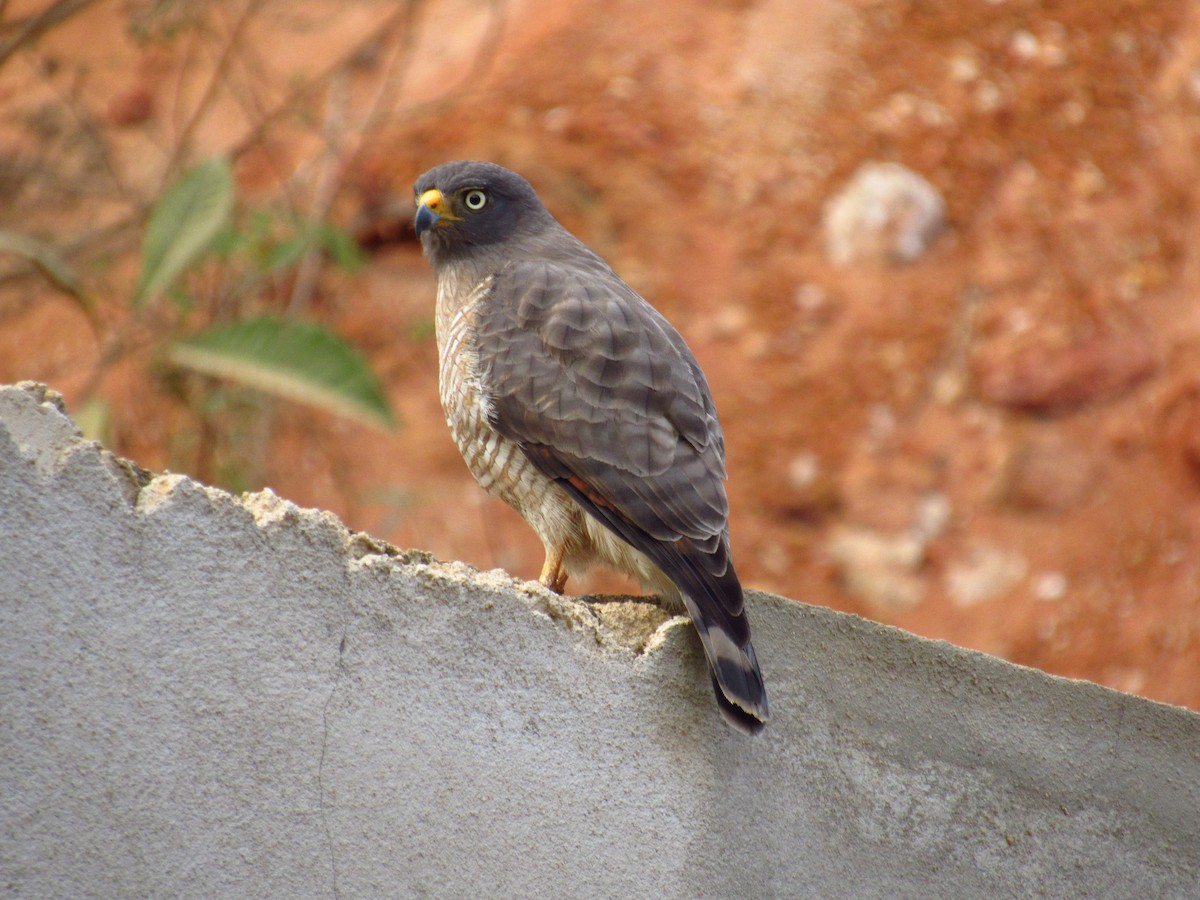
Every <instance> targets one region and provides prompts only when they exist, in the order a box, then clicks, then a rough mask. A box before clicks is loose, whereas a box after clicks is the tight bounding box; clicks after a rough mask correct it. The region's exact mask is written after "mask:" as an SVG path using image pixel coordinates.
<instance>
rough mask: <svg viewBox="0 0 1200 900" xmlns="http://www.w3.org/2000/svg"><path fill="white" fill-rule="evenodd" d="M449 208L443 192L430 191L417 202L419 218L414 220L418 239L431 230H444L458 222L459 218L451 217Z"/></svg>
mask: <svg viewBox="0 0 1200 900" xmlns="http://www.w3.org/2000/svg"><path fill="white" fill-rule="evenodd" d="M447 207H448V204H447V203H446V200H445V198H444V197H442V192H441V191H438V190H430V191H426V192H425V193H423V194H422V195H421V197H420V199H419V200H417V217H416V219H414V220H413V228H414V229H415V230H416V232H417V237H420V236H421V235H422V234H424V233H425V232H426V231H428V230H429V229H430V228H444V227H445V226H446V225H449V224H450V222H453V221H457V219H458V217H457V216H454V215H451V214H450V211H449V209H448V208H447Z"/></svg>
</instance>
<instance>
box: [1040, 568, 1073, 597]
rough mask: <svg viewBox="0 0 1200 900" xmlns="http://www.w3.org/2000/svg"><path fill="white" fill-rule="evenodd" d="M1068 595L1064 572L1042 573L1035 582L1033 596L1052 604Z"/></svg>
mask: <svg viewBox="0 0 1200 900" xmlns="http://www.w3.org/2000/svg"><path fill="white" fill-rule="evenodd" d="M1066 595H1067V576H1066V575H1064V574H1063V573H1062V572H1042V573H1041V574H1039V575H1038V576H1037V578H1035V579H1034V580H1033V596H1035V597H1037V599H1039V600H1043V601H1046V602H1052V601H1054V600H1061V599H1062V598H1063V597H1065V596H1066Z"/></svg>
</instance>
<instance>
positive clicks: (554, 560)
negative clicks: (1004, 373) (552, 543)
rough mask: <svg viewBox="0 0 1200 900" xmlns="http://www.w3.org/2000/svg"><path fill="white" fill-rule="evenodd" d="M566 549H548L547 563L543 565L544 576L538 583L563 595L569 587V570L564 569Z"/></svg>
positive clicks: (542, 575)
mask: <svg viewBox="0 0 1200 900" xmlns="http://www.w3.org/2000/svg"><path fill="white" fill-rule="evenodd" d="M565 552H566V548H565V547H549V546H548V547H546V561H545V562H544V563H542V574H541V575H539V576H538V581H540V582H541V583H542V584H544V585H545V586H546V587H548V588H550V590H552V591H554V593H556V594H561V593H562V592H563V588H565V587H566V586H567V570H566V569H564V568H563V554H564V553H565Z"/></svg>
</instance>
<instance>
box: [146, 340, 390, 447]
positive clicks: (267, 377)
mask: <svg viewBox="0 0 1200 900" xmlns="http://www.w3.org/2000/svg"><path fill="white" fill-rule="evenodd" d="M168 352H169V355H170V358H171V360H172V362H174V363H175V364H176V365H179V366H183V367H185V368H188V369H193V370H195V371H197V372H203V373H204V374H206V375H217V376H220V377H222V378H230V379H233V380H235V381H238V382H241V383H242V384H245V385H249V386H251V387H255V388H258V389H259V390H263V391H268V392H270V393H272V394H277V395H278V396H281V397H287V398H289V399H292V400H299V401H300V402H302V403H308V404H311V405H313V406H318V407H322V408H324V409H328V410H331V411H333V412H336V413H340V414H341V415H345V416H350V417H351V418H356V419H359V420H361V421H365V422H368V423H370V424H373V425H381V426H384V427H386V428H392V427H394V425H395V424H396V421H395V417H394V416H393V415H392V411H391V408H390V407H389V406H388V402H387V399H386V398H385V397H384V396H383V391H382V389H381V388H380V386H379V382H378V380H377V379H376V378H375V375H374V373H373V372H372V371H371V369H370V367H369V366H368V365H367V362H366V360H365V359H364V358H363V356H362V354H360V353H359V352H358V351H357V350H355V349H354V348H353V347H351V346H350V345H349V344H347V343H346V342H345V341H343V340H342V339H341V338H339V337H338V336H337V335H336V334H334V333H333V332H332V331H329V330H328V329H327V328H324V327H322V326H320V325H316V324H312V323H308V322H296V321H291V320H287V319H273V318H262V319H247V320H245V321H242V322H235V323H234V324H232V325H216V326H213V327H212V328H209V329H207V330H205V331H202V332H201V333H200V334H197V335H194V336H193V337H190V338H187V339H185V340H181V341H176V342H175V343H173V344H172V345H171V346H170V349H169V351H168Z"/></svg>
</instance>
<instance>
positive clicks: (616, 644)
mask: <svg viewBox="0 0 1200 900" xmlns="http://www.w3.org/2000/svg"><path fill="white" fill-rule="evenodd" d="M22 413H25V414H22ZM0 423H4V425H5V426H6V430H7V431H8V432H9V437H10V439H11V440H12V441H13V442H14V443H15V444H16V446H17V449H18V452H19V453H20V454H21V455H22V456H24V457H26V458H27V459H30V460H32V461H33V462H34V463H35V465H36V466H37V469H38V472H39V473H40V474H41V476H42V477H43V478H46V479H50V478H51V477H53V475H54V474H55V473H56V472H58V471H60V470H62V469H63V468H64V467H66V466H69V465H81V466H84V467H88V468H93V469H96V470H97V474H101V477H106V478H107V480H108V481H109V483H110V484H111V485H112V487H113V489H114V490H115V492H116V493H117V494H119V495H120V496H121V497H122V498H124V500H125V502H126V503H128V504H129V506H130V507H131V508H133V509H135V510H136V511H137V512H139V513H140V514H142V515H145V516H153V515H154V514H155V513H156V512H157V511H158V510H159V509H161V508H163V507H164V506H167V505H170V504H173V503H175V502H177V501H178V500H179V499H180V498H181V497H182V496H184V495H187V496H189V497H190V498H192V499H198V500H200V502H201V503H203V504H206V505H207V506H208V508H209V509H210V510H212V511H218V510H220V511H226V512H227V511H230V510H232V509H235V508H237V509H241V510H244V511H245V512H246V513H248V514H249V516H250V518H251V519H252V520H253V522H254V525H255V527H256V528H258V529H259V530H261V531H264V532H269V531H272V530H275V529H280V528H293V529H297V530H300V531H303V532H305V533H307V534H309V535H310V536H316V535H320V540H322V541H323V542H325V543H327V544H329V545H330V547H331V549H335V551H336V552H340V553H341V555H342V556H343V557H344V561H345V564H346V565H347V566H349V567H351V568H358V567H363V566H370V565H373V564H377V563H378V564H383V565H387V566H397V567H401V568H415V569H418V570H421V571H420V573H419V575H420V577H425V578H432V579H436V580H443V579H445V580H449V581H452V582H454V583H456V584H458V585H459V586H462V587H468V588H469V587H471V586H474V587H480V588H487V589H490V590H494V591H506V592H509V593H511V594H512V595H513V596H515V597H517V598H520V599H521V600H522V602H524V603H525V604H526V605H527V606H528V607H529V608H530V609H531V610H532V611H535V612H538V613H541V614H543V615H545V616H547V617H548V618H549V619H551V620H552V621H555V622H558V623H559V624H560V625H561V626H563V627H564V628H565V629H566V630H568V631H572V632H579V633H582V634H586V635H588V636H590V637H591V638H592V639H593V640H594V642H595V643H596V645H598V646H600V647H604V648H609V649H622V650H628V651H631V652H633V653H635V654H641V653H644V652H647V651H649V650H653V649H654V648H656V647H658V646H660V645H661V643H662V641H663V636H664V634H665V633H666V632H667V631H669V630H670V629H672V628H675V627H683V626H686V625H687V624H688V622H687V620H686V619H685V618H682V617H671V616H669V615H667V614H666V613H664V612H663V611H662V610H660V609H659V608H658V607H657V606H656V605H654V604H652V603H647V602H644V601H641V600H639V598H634V597H629V598H606V599H605V602H603V603H598V604H591V603H587V602H585V600H584V599H579V598H572V597H567V596H560V595H558V594H555V593H553V592H552V591H550V590H548V589H547V588H545V587H543V586H542V585H541V584H540V583H539V582H537V581H522V580H520V579H517V578H515V577H513V576H512V575H510V574H508V573H507V572H505V571H503V570H502V569H493V570H490V571H484V570H480V569H477V568H475V567H474V566H471V565H468V564H467V563H463V562H458V561H442V560H437V559H435V558H434V556H433V555H432V554H431V553H428V552H426V551H423V550H403V549H401V548H398V547H395V546H393V545H392V544H389V543H388V542H387V541H384V540H381V539H379V538H376V537H373V536H371V535H369V534H366V533H364V532H354V531H351V530H349V529H348V528H346V526H345V525H344V524H342V522H341V520H340V519H338V517H337V516H335V515H334V514H333V513H330V512H327V511H324V510H319V509H311V508H305V507H301V506H298V505H296V504H295V503H293V502H291V501H290V500H286V499H283V498H281V497H279V496H278V495H277V494H275V492H274V491H272V490H271V489H270V488H266V489H264V490H261V491H257V492H247V493H245V494H242V495H241V496H240V497H238V496H235V495H233V494H231V493H229V492H228V491H225V490H222V489H221V488H216V487H211V486H208V485H204V484H201V483H199V482H197V481H195V480H193V479H191V478H189V477H188V476H186V475H179V474H171V473H166V474H155V473H152V472H149V471H147V470H146V469H143V468H142V467H141V466H139V465H138V464H137V463H135V462H132V461H131V460H127V459H123V458H121V457H119V456H116V455H115V454H113V453H111V452H110V451H108V450H106V449H105V448H104V447H102V446H101V445H100V444H99V443H98V442H96V441H89V440H85V439H84V437H83V434H82V432H81V431H80V430H79V428H78V426H77V425H76V424H75V422H74V421H73V420H72V419H71V418H70V415H69V413H68V412H67V409H66V406H65V404H64V401H63V397H62V394H60V393H59V392H58V391H55V390H53V389H51V388H50V387H48V386H47V385H45V384H42V383H40V382H34V381H23V382H19V383H18V384H16V385H15V386H14V385H5V386H0ZM622 599H624V600H625V602H619V601H621V600H622Z"/></svg>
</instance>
